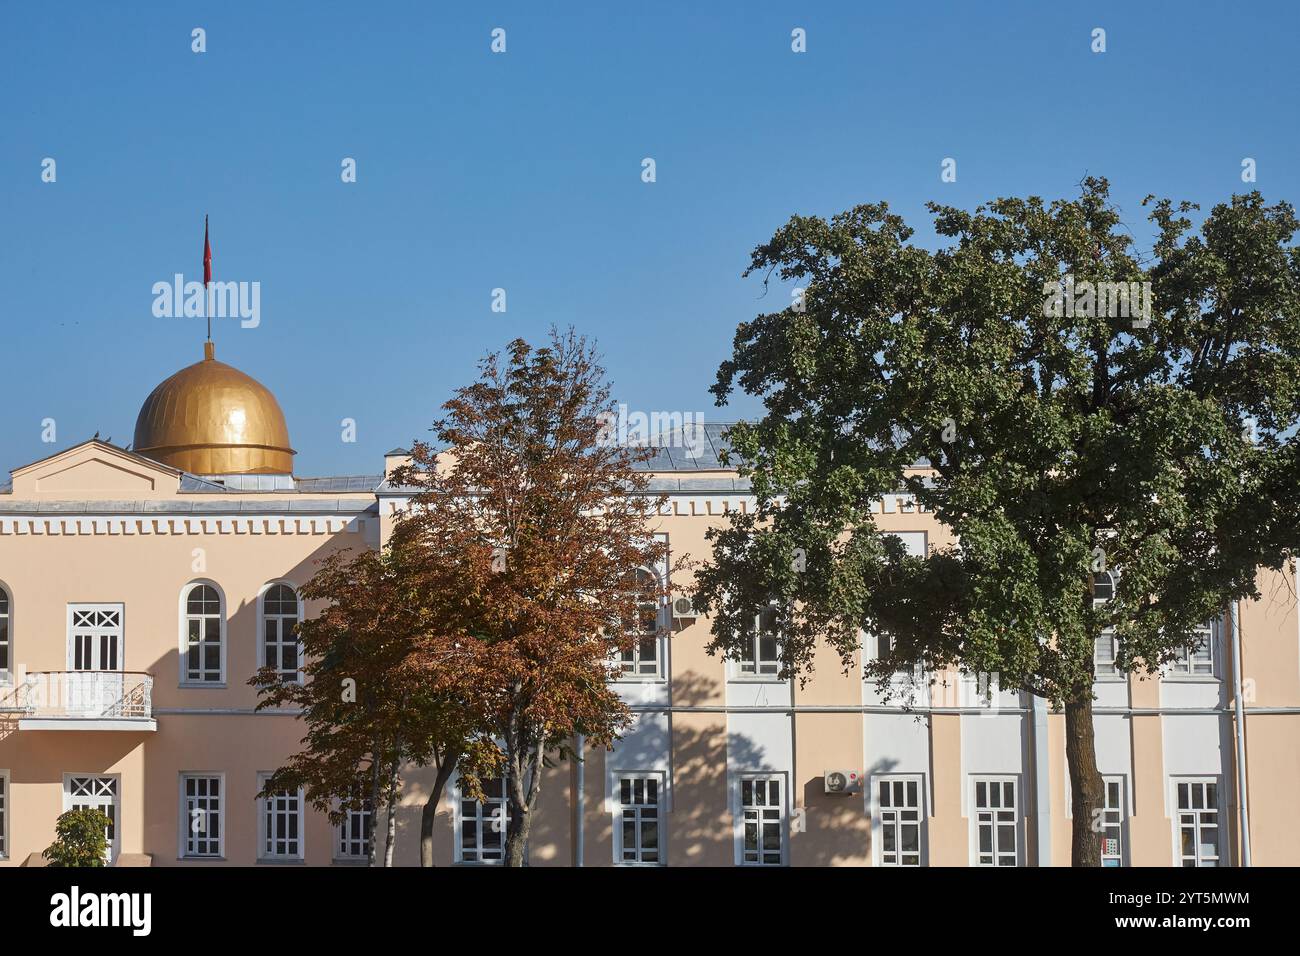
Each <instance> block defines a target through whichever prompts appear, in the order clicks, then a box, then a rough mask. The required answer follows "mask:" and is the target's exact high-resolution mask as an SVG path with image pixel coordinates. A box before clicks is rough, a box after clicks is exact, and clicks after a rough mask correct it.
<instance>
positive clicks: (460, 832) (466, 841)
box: [456, 777, 510, 863]
mask: <svg viewBox="0 0 1300 956" xmlns="http://www.w3.org/2000/svg"><path fill="white" fill-rule="evenodd" d="M482 784H483V796H484V797H486V798H487V799H485V800H483V801H482V802H480V801H478V800H475V799H474V798H473V797H471V796H470V795H469V794H468V793H467V792H466V791H465V790H463V789H462V788H461V786H460V783H459V782H457V784H456V808H457V813H456V816H457V820H456V855H457V862H459V863H501V862H503V861H504V860H505V858H506V856H505V851H506V826H507V822H508V821H509V819H510V817H509V808H508V807H507V806H506V790H505V781H504V780H503V779H502V778H500V777H493V778H491V779H489V780H484V781H482Z"/></svg>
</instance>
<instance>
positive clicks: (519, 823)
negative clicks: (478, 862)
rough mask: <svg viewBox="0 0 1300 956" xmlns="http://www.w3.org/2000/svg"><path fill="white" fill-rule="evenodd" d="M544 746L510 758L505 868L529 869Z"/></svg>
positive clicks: (507, 783) (508, 762)
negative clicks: (529, 835)
mask: <svg viewBox="0 0 1300 956" xmlns="http://www.w3.org/2000/svg"><path fill="white" fill-rule="evenodd" d="M542 748H543V745H542V744H540V743H539V744H537V745H536V746H534V747H532V748H530V749H529V751H528V753H527V754H526V755H525V754H520V753H518V751H514V752H512V753H509V754H508V755H507V761H506V762H507V765H508V766H509V767H510V779H509V780H507V781H506V799H507V803H508V804H509V806H510V818H509V820H508V821H507V825H506V866H527V865H528V856H527V853H528V831H529V830H531V829H532V826H533V810H534V808H536V806H537V797H538V795H539V794H540V793H541V792H542V766H543V763H542V757H543V752H542Z"/></svg>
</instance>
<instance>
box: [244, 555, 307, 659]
mask: <svg viewBox="0 0 1300 956" xmlns="http://www.w3.org/2000/svg"><path fill="white" fill-rule="evenodd" d="M277 585H284V586H285V587H287V588H288V589H289V590H291V591H292V592H293V596H294V599H295V600H296V601H297V605H298V615H297V618H296V619H295V620H296V621H297V623H299V624H301V623H302V619H303V613H304V609H303V602H302V594H300V593H299V591H298V586H297V585H296V584H294V583H293V582H292V581H285V580H276V581H267V582H266V583H265V584H263V585H262V587H261V589H260V590H259V591H258V592H257V662H256V664H257V666H256V667H255V668H254V670H256V671H260V670H261V669H262V668H263V667H265V666H266V622H267V620H268V618H271V617H274V618H276V619H279V620H288V617H287V615H283V614H272V615H268V614H267V613H266V596H267V594H268V593H270V590H271V588H273V587H276V586H277ZM281 626H283V625H281ZM277 643H278V644H286V643H288V642H287V641H284V640H280V641H277ZM302 665H303V659H302V641H301V639H299V640H298V672H297V676H296V677H294V678H293V680H294V681H295V682H297V683H299V684H301V683H302V681H303V669H302ZM277 672H278V673H279V674H280V675H281V678H282V679H283V680H286V681H288V680H289V677H288V675H287V672H285V671H280V670H279V669H278V668H277Z"/></svg>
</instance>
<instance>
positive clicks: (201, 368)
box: [134, 342, 294, 475]
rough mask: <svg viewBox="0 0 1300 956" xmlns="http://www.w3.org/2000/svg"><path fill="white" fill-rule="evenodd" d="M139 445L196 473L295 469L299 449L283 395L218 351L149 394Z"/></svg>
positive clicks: (139, 423)
mask: <svg viewBox="0 0 1300 956" xmlns="http://www.w3.org/2000/svg"><path fill="white" fill-rule="evenodd" d="M134 450H135V451H136V452H138V453H139V454H141V455H145V456H146V457H148V458H152V459H154V460H155V461H160V462H163V463H164V464H167V465H171V466H172V467H173V468H179V469H181V470H182V471H188V472H190V473H191V474H196V475H229V474H241V475H253V474H291V473H292V472H293V455H294V451H293V449H292V448H290V447H289V428H288V426H287V425H285V422H284V412H282V411H281V410H280V403H279V402H277V401H276V400H275V396H274V395H272V394H271V392H270V391H269V390H268V389H267V388H266V386H264V385H262V384H261V383H260V382H257V381H255V380H254V379H252V378H250V377H249V376H247V375H245V374H244V373H243V372H241V371H239V369H237V368H232V367H231V366H229V365H226V364H225V363H224V362H218V361H217V360H216V358H215V353H214V349H213V346H212V343H211V342H205V343H204V349H203V361H202V362H195V363H194V364H193V365H191V366H189V367H188V368H183V369H181V370H180V371H179V372H177V373H176V374H175V375H173V376H172V377H171V378H169V379H167V380H166V381H165V382H163V383H162V384H161V385H159V386H158V387H157V388H155V389H154V390H153V391H152V392H150V393H149V397H148V398H146V399H145V400H144V405H143V406H142V407H141V409H140V415H139V417H138V418H136V420H135V444H134Z"/></svg>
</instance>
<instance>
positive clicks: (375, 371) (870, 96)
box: [0, 0, 1300, 475]
mask: <svg viewBox="0 0 1300 956" xmlns="http://www.w3.org/2000/svg"><path fill="white" fill-rule="evenodd" d="M541 6H542V5H540V4H537V3H515V4H506V3H499V4H491V3H475V4H468V3H462V4H449V3H383V2H374V3H351V2H349V3H331V2H320V3H317V2H313V3H289V2H276V3H245V2H223V3H221V4H212V3H205V4H200V3H185V2H149V3H143V2H140V3H111V4H109V3H77V4H72V3H42V4H30V3H18V2H16V0H7V2H4V3H3V5H2V6H0V63H3V68H2V69H3V80H4V81H3V83H0V292H2V294H3V300H2V303H0V308H2V309H3V323H4V326H3V338H2V339H0V349H2V350H3V351H2V353H0V354H3V374H2V375H0V406H2V407H3V414H2V415H0V469H4V470H7V469H9V468H13V467H17V466H19V465H21V464H25V463H27V462H29V461H33V460H35V459H38V458H40V457H43V456H44V455H46V454H49V453H50V452H51V451H52V450H53V449H52V447H51V446H50V445H45V444H42V443H41V421H42V419H44V418H54V419H55V420H56V422H57V424H58V429H59V431H58V447H60V448H61V447H66V446H68V445H71V444H74V443H75V442H77V441H80V440H82V439H84V438H87V437H89V436H90V435H91V434H93V433H94V432H95V431H96V430H98V431H99V432H100V433H101V435H102V436H104V437H109V436H111V437H112V438H113V439H114V441H115V442H117V443H119V444H123V445H125V444H127V443H128V442H129V441H130V440H131V433H132V429H133V427H134V423H135V415H136V412H137V411H138V409H139V406H140V404H141V402H142V401H143V400H144V398H145V396H146V395H147V394H148V393H149V391H150V390H151V389H152V388H153V386H154V385H155V384H157V382H159V381H161V380H162V379H163V378H165V377H166V376H167V375H169V374H171V373H172V372H173V371H175V370H177V369H178V368H180V367H182V366H184V365H188V364H190V363H191V362H193V361H196V360H198V359H199V358H200V357H201V346H200V342H201V341H202V338H203V320H202V319H179V318H175V319H173V318H155V317H154V316H153V314H152V311H151V306H152V302H153V297H152V294H151V292H150V289H151V286H152V285H153V283H154V282H157V281H160V280H169V279H170V277H171V276H172V275H173V273H175V272H183V273H184V274H185V275H186V277H187V278H201V261H200V260H201V250H202V238H203V236H202V229H203V215H204V213H209V214H210V215H211V217H212V239H213V245H214V249H215V254H214V271H215V275H216V278H218V279H226V280H245V281H258V282H260V283H261V285H262V300H261V313H262V316H261V325H260V327H258V328H256V329H241V328H239V327H238V325H237V324H236V323H233V322H231V321H229V320H227V321H226V322H224V323H223V322H220V321H218V322H217V327H216V329H215V332H214V338H215V339H216V341H217V349H218V353H217V354H218V357H219V358H221V359H224V360H225V361H228V362H230V363H231V364H233V365H235V366H237V367H239V368H241V369H243V370H245V371H247V372H248V373H249V374H251V375H253V376H255V377H256V378H258V379H260V380H261V381H263V382H264V383H266V384H267V385H268V386H269V387H270V388H271V389H272V390H273V391H274V392H275V393H276V395H277V396H278V397H279V399H280V402H281V404H282V405H283V406H284V409H285V412H286V414H287V416H288V419H289V427H290V433H291V435H292V438H293V442H294V445H295V446H296V447H297V449H298V451H299V455H298V459H297V471H298V472H299V473H300V474H305V475H313V474H358V473H365V472H373V471H375V470H377V469H378V468H379V467H380V465H381V461H380V458H379V456H380V455H381V454H382V453H383V452H384V451H385V450H386V449H388V448H390V447H392V446H394V445H404V444H407V443H409V442H410V441H411V440H412V439H413V438H416V437H420V436H423V435H425V434H426V431H425V430H426V429H427V427H428V424H429V423H430V422H431V421H432V419H433V418H434V417H435V414H436V408H437V406H438V405H439V404H440V403H441V402H442V401H443V400H444V399H445V398H446V397H447V396H448V394H449V393H450V391H451V389H453V388H454V387H456V386H458V385H461V384H464V383H466V382H468V381H470V380H471V379H472V378H473V376H474V366H475V362H476V360H477V359H478V358H479V357H480V356H481V355H482V354H483V353H484V352H485V351H487V350H489V349H492V348H498V347H500V346H501V345H503V344H504V343H505V342H507V341H508V340H510V339H511V338H514V337H515V336H523V337H525V338H527V339H530V340H539V339H540V338H541V337H542V336H543V335H544V334H545V331H546V329H547V328H548V327H549V325H550V324H551V323H559V324H561V325H566V324H569V323H572V324H573V325H575V326H576V327H577V328H578V329H579V330H580V331H582V332H585V333H587V334H589V335H591V336H594V337H595V338H596V339H597V340H598V342H599V345H600V346H601V348H602V350H603V351H604V353H605V355H606V364H607V367H608V369H609V372H610V376H611V378H612V380H613V382H614V385H615V394H616V396H617V397H618V398H619V399H620V400H622V401H626V402H627V403H628V404H629V405H630V406H631V407H632V408H633V409H642V410H646V411H650V410H680V411H703V412H705V413H706V414H707V415H708V416H709V419H710V420H717V421H722V420H732V419H734V418H736V417H741V416H744V415H747V414H753V412H754V411H755V406H754V404H752V402H751V401H749V400H745V399H742V400H740V401H738V402H736V403H734V405H733V406H732V407H730V408H728V409H714V407H713V405H712V400H711V398H710V396H709V395H708V393H707V389H708V386H709V385H710V384H711V383H712V382H713V380H714V376H715V373H716V369H717V366H718V364H719V362H720V361H722V360H723V359H724V358H726V357H727V355H728V354H729V352H730V346H731V340H732V335H733V333H734V330H735V327H736V324H737V323H738V322H741V321H744V320H746V319H748V318H751V317H752V316H753V315H754V314H756V313H757V312H760V311H768V310H770V309H773V308H780V307H782V306H784V305H785V304H787V303H788V301H789V298H788V294H787V293H786V292H785V291H784V290H775V291H773V292H770V293H769V294H768V296H767V297H766V298H763V297H762V291H763V290H762V286H761V283H760V282H759V281H757V280H752V279H751V280H742V279H741V277H740V273H741V271H742V270H743V269H744V267H745V265H746V264H747V262H748V257H749V252H750V250H751V249H752V248H753V247H754V246H755V245H756V244H758V243H759V242H761V241H763V240H765V239H766V238H767V237H769V236H770V235H771V233H772V232H773V231H774V230H775V229H776V228H777V227H778V226H780V225H781V224H782V223H783V222H784V221H785V220H786V219H787V218H788V217H789V216H790V215H791V214H794V213H816V214H826V215H829V214H831V213H834V212H836V211H838V210H840V209H843V208H846V207H849V206H851V205H853V204H855V203H859V202H865V201H873V200H880V199H884V200H888V201H889V203H890V204H891V205H892V206H893V207H894V208H895V209H896V210H897V211H898V212H900V213H902V214H903V215H904V216H906V217H907V218H908V219H909V220H911V221H913V223H914V224H915V225H917V226H918V227H919V228H918V240H919V241H922V242H929V239H930V232H929V229H928V222H929V220H928V218H927V217H926V215H925V213H924V210H923V204H924V202H925V201H926V200H929V199H936V200H939V201H944V202H950V203H954V204H958V205H967V206H973V205H975V204H977V203H978V202H980V201H983V200H985V199H988V198H990V197H993V196H997V195H1008V194H1018V195H1025V194H1038V195H1043V196H1047V197H1056V196H1061V195H1070V194H1072V193H1073V192H1074V191H1075V184H1076V183H1078V181H1079V180H1080V179H1081V178H1082V177H1083V176H1084V175H1085V174H1089V173H1092V174H1101V175H1105V176H1107V177H1109V178H1110V179H1111V182H1112V184H1113V189H1114V197H1115V199H1116V201H1117V202H1118V203H1119V204H1120V205H1121V207H1123V209H1124V210H1125V212H1126V214H1127V215H1128V217H1129V219H1130V222H1131V224H1132V226H1133V228H1134V230H1135V231H1136V232H1138V234H1139V235H1142V234H1143V226H1144V219H1143V214H1142V210H1141V207H1140V206H1139V201H1140V199H1141V197H1142V196H1143V195H1145V194H1146V193H1148V192H1155V193H1158V194H1162V195H1169V196H1172V197H1174V198H1187V199H1192V200H1195V201H1198V202H1201V203H1202V204H1204V205H1206V206H1208V205H1209V204H1212V203H1214V202H1217V201H1220V200H1223V199H1225V198H1226V197H1228V196H1229V195H1231V194H1232V193H1233V192H1235V191H1244V190H1245V189H1247V188H1250V187H1247V186H1244V185H1243V184H1242V182H1241V179H1240V173H1241V160H1242V158H1243V157H1247V156H1249V157H1253V158H1255V159H1256V160H1257V163H1258V176H1259V181H1258V187H1259V188H1260V189H1261V190H1262V191H1263V192H1264V194H1265V196H1266V197H1268V198H1269V199H1272V200H1275V199H1289V200H1292V201H1295V199H1296V198H1297V186H1298V185H1300V130H1298V128H1297V117H1300V109H1297V106H1298V105H1300V104H1298V102H1297V101H1298V100H1300V91H1298V87H1300V80H1297V74H1296V71H1295V43H1296V40H1297V35H1298V34H1300V31H1298V30H1297V27H1300V14H1297V12H1296V11H1297V7H1296V4H1294V3H1282V2H1277V3H1264V2H1252V3H1226V2H1225V3H1221V4H1220V3H1196V2H1184V3H1172V2H1171V3H1009V2H990V3H952V4H946V3H939V2H925V3H918V2H897V3H890V2H872V3H866V2H841V3H832V2H803V3H760V2H754V0H751V2H748V3H740V2H736V3H708V4H705V3H700V2H690V3H686V2H683V3H673V2H655V3H649V4H630V3H629V4H609V3H595V2H593V3H583V4H578V3H564V4H547V5H546V6H547V7H556V8H561V10H562V12H548V13H540V12H536V11H537V10H538V9H539V8H540V7H541ZM615 7H625V8H627V12H615V9H614V8H615ZM200 26H201V27H203V28H205V29H206V31H207V52H206V53H203V54H195V53H193V52H191V49H190V45H191V40H190V31H191V30H192V29H193V28H194V27H200ZM494 27H503V28H504V29H506V31H507V50H508V52H507V53H506V54H504V55H493V54H492V53H491V52H490V50H489V41H490V37H489V33H490V31H491V30H492V29H493V28H494ZM795 27H803V28H804V29H806V31H807V38H808V39H807V44H808V52H807V53H805V54H802V55H796V54H794V53H792V52H791V50H790V32H791V30H792V29H793V28H795ZM1094 27H1102V28H1104V29H1105V30H1106V40H1107V52H1105V53H1104V54H1094V53H1092V52H1091V50H1090V42H1091V37H1090V34H1091V31H1092V29H1093V28H1094ZM647 156H649V157H653V158H654V159H655V161H656V163H657V174H658V181H657V182H656V183H654V184H645V183H643V182H642V181H641V160H642V159H643V157H647ZM44 157H53V158H54V159H55V160H56V161H57V164H58V165H57V175H58V181H57V182H56V183H53V184H46V183H42V182H41V179H40V174H41V161H42V159H43V158H44ZM344 157H354V158H355V159H356V161H357V164H358V182H357V183H355V184H344V183H342V182H341V181H340V175H339V174H340V163H341V161H342V159H343V158H344ZM944 157H954V158H955V159H956V160H957V163H958V167H957V172H958V178H957V182H955V183H941V182H940V179H939V172H940V162H941V160H942V159H943V158H944ZM495 287H503V288H505V289H506V290H507V303H508V311H507V312H506V313H505V314H499V313H494V312H492V311H491V309H490V304H491V299H490V296H491V290H492V289H493V288H495ZM343 418H353V419H355V420H356V421H357V429H358V434H357V441H356V443H355V444H346V443H344V442H343V441H341V439H340V432H341V429H340V424H339V423H340V420H341V419H343Z"/></svg>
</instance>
